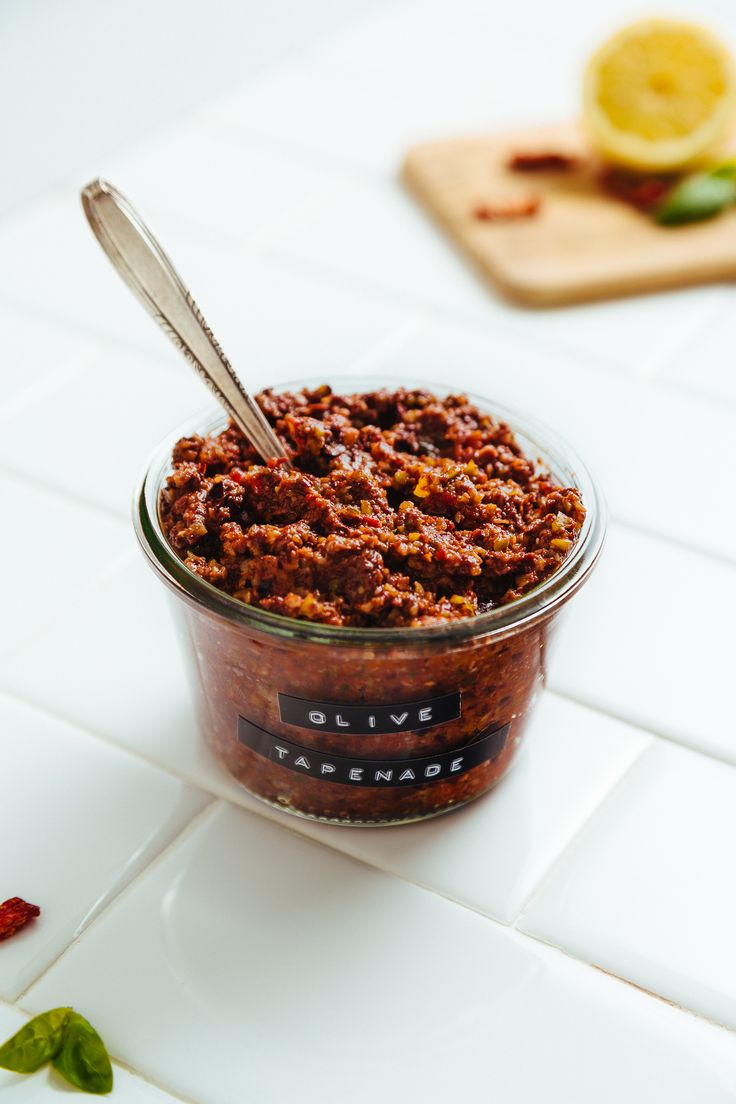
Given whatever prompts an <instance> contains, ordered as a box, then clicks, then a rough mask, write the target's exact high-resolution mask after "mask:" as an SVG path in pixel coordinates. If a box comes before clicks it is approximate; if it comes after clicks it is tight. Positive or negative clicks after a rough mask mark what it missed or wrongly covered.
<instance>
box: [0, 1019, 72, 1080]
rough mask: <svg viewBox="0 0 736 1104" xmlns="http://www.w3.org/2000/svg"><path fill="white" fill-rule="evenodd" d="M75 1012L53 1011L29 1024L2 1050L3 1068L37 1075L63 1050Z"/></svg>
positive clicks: (1, 1066)
mask: <svg viewBox="0 0 736 1104" xmlns="http://www.w3.org/2000/svg"><path fill="white" fill-rule="evenodd" d="M71 1011H72V1010H71V1008H52V1009H51V1011H50V1012H42V1013H41V1015H40V1016H36V1017H35V1018H34V1019H32V1020H29V1021H28V1023H27V1024H25V1025H24V1026H23V1027H22V1028H21V1029H20V1031H17V1032H16V1033H15V1035H13V1036H12V1038H10V1039H8V1041H7V1042H6V1043H3V1045H2V1046H0V1068H2V1069H6V1070H12V1071H13V1072H14V1073H35V1072H36V1070H37V1069H40V1068H41V1066H43V1065H45V1064H46V1062H49V1061H51V1059H52V1058H55V1057H56V1055H57V1054H58V1053H59V1050H60V1049H61V1045H62V1042H63V1039H64V1029H65V1027H66V1025H67V1021H68V1019H69V1017H70V1015H71Z"/></svg>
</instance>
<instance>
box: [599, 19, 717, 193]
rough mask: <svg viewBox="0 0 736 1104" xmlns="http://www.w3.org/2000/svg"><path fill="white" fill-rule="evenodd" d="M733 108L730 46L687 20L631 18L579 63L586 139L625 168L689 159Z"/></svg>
mask: <svg viewBox="0 0 736 1104" xmlns="http://www.w3.org/2000/svg"><path fill="white" fill-rule="evenodd" d="M735 111H736V73H735V71H734V64H733V59H732V57H731V54H730V52H729V50H728V49H727V48H726V46H724V45H723V43H722V42H720V41H719V40H718V39H717V38H716V37H715V35H713V34H711V33H710V31H707V30H705V29H704V28H703V27H699V26H697V25H695V24H691V23H682V22H679V21H676V20H669V19H647V20H643V21H642V22H638V23H632V24H631V25H630V26H628V27H624V29H623V30H621V31H619V32H618V34H616V35H614V36H613V38H610V39H609V40H608V41H607V42H606V43H605V44H604V45H603V46H601V48H600V49H599V50H598V51H597V52H596V53H595V54H594V55H593V57H592V58H591V60H590V61H589V63H588V66H587V68H586V71H585V77H584V80H583V119H584V122H585V125H586V127H587V130H588V133H589V136H590V139H591V141H592V142H593V143H594V145H595V146H596V147H597V148H598V149H599V150H600V152H601V153H602V154H603V155H604V156H605V157H606V158H608V160H610V161H614V162H616V163H618V164H622V165H629V166H631V167H632V168H636V169H642V170H655V171H656V170H659V171H667V170H670V169H680V168H684V167H686V166H688V165H692V164H696V163H697V162H698V161H700V160H702V159H703V158H704V157H705V156H706V155H707V154H708V153H710V152H711V151H712V150H714V149H715V147H716V146H718V144H719V143H720V142H722V141H723V139H724V138H725V137H726V135H727V134H728V132H729V131H730V129H731V127H732V126H733V122H734V113H735Z"/></svg>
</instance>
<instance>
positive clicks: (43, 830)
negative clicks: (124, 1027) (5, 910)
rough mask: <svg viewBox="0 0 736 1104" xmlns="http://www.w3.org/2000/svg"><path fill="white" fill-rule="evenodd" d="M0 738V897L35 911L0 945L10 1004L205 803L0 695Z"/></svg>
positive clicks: (1, 975)
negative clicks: (36, 915) (36, 910)
mask: <svg viewBox="0 0 736 1104" xmlns="http://www.w3.org/2000/svg"><path fill="white" fill-rule="evenodd" d="M81 670H82V671H83V669H81ZM38 677H39V679H42V677H43V676H42V675H41V674H39V676H38ZM84 677H86V676H85V675H84V674H83V675H82V685H80V679H79V678H78V679H77V682H76V686H77V693H79V694H83V693H84V692H85V687H84V685H83V679H84ZM0 732H1V733H2V735H0V756H1V758H2V763H3V769H2V772H0V834H2V838H3V839H4V840H5V841H6V845H5V847H4V848H3V860H2V894H1V895H0V899H2V900H4V899H5V898H7V897H23V898H24V899H25V900H27V901H30V902H32V903H33V904H36V905H38V906H39V907H40V908H41V916H40V917H39V918H38V919H37V920H34V921H31V922H30V923H29V924H27V925H26V927H25V928H24V929H22V930H21V931H20V932H18V934H16V935H15V936H13V938H12V939H10V940H8V942H7V943H3V944H2V954H0V995H2V996H3V997H4V998H6V999H8V998H10V999H15V998H16V997H18V995H19V994H20V993H21V992H22V991H23V990H24V989H26V988H27V987H28V986H29V985H30V984H31V982H33V981H34V980H35V978H37V977H38V976H39V974H41V973H42V972H43V971H44V970H45V969H46V968H47V967H48V966H50V965H51V963H52V962H53V961H54V959H55V958H57V957H58V955H60V954H61V953H62V952H63V951H64V950H65V949H66V948H67V947H68V946H69V944H70V943H72V942H73V940H74V939H76V938H77V937H78V936H79V934H80V933H81V932H82V931H83V930H84V929H85V927H86V926H87V924H89V923H90V921H91V920H93V919H94V917H95V916H96V915H97V914H98V913H99V912H100V911H101V910H102V909H103V908H104V907H105V906H106V905H108V904H109V903H110V901H111V900H112V899H113V898H114V897H115V896H116V895H117V894H118V893H119V892H120V890H121V889H123V888H124V887H125V886H126V885H127V884H128V883H129V882H130V881H131V879H132V878H134V877H135V876H136V875H137V874H139V873H140V872H141V870H143V869H144V868H145V866H146V865H147V864H148V863H149V862H151V860H152V859H154V858H155V857H156V855H158V853H159V852H160V851H161V850H162V849H163V848H164V847H166V846H167V845H168V844H169V843H171V841H172V840H173V839H174V838H175V837H176V836H177V835H178V834H179V832H181V830H182V829H183V828H184V827H185V825H186V824H188V823H189V821H190V820H191V819H192V817H194V816H195V815H196V814H197V813H198V812H199V811H200V810H202V809H203V808H204V807H205V805H206V803H207V801H208V800H209V796H208V795H206V794H204V793H202V792H201V791H199V790H196V789H194V788H193V787H191V786H188V785H186V784H184V783H182V782H180V781H179V780H178V779H176V778H172V777H171V776H169V775H167V774H164V773H163V772H162V771H158V770H156V769H155V768H153V767H150V766H148V765H147V764H145V763H142V762H140V760H137V759H135V758H133V757H132V756H130V755H127V754H125V753H124V752H121V751H118V749H117V748H113V747H109V746H106V745H105V744H103V743H102V742H100V741H99V740H96V739H95V738H94V737H92V736H88V735H86V734H85V733H83V732H80V731H79V730H78V729H75V728H72V727H71V726H69V725H67V724H65V723H64V722H63V721H60V720H57V719H55V718H52V717H50V716H48V715H47V714H44V713H41V712H39V711H38V710H37V709H33V708H31V707H29V706H26V705H23V704H21V703H19V702H15V701H12V700H11V699H10V698H6V697H5V696H0Z"/></svg>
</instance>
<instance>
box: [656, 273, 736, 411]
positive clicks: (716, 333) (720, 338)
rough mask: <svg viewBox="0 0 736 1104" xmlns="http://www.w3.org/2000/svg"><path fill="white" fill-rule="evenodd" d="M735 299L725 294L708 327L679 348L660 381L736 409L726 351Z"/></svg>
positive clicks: (735, 377)
mask: <svg viewBox="0 0 736 1104" xmlns="http://www.w3.org/2000/svg"><path fill="white" fill-rule="evenodd" d="M733 317H734V296H733V292H732V291H727V292H724V294H723V295H722V296H720V297H719V299H718V311H717V314H716V316H715V317H713V318H711V319H710V320H709V321H710V324H709V325H708V326H705V327H701V328H700V329H698V331H697V332H696V333H695V334H693V335H692V337H691V339H690V340H689V341H687V342H685V343H683V344H682V345H680V346H678V347H677V349H676V351H675V352H674V353H673V355H672V357H671V359H670V360H669V362H668V363H667V364H666V365H665V366H664V368H663V371H662V378H663V379H666V380H671V381H672V382H673V383H676V384H679V385H680V386H683V387H685V388H687V389H688V390H693V391H695V392H702V393H703V394H705V395H710V396H711V397H712V398H713V399H715V400H716V401H717V402H720V401H723V400H725V401H726V402H728V403H731V404H734V405H736V372H735V371H734V367H733V364H732V362H731V358H730V356H729V349H730V347H731V345H732V343H733Z"/></svg>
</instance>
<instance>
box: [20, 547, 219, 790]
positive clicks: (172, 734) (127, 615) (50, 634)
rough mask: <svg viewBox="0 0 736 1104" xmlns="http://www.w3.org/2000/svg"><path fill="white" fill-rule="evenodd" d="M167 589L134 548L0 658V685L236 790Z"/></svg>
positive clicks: (210, 784)
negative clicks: (205, 718)
mask: <svg viewBox="0 0 736 1104" xmlns="http://www.w3.org/2000/svg"><path fill="white" fill-rule="evenodd" d="M167 599H168V596H167V592H166V589H165V587H164V586H163V585H162V584H161V583H160V582H159V580H158V579H157V578H156V577H155V576H154V574H153V572H152V571H151V569H150V568H149V566H148V564H147V563H146V562H145V560H144V557H143V555H142V553H140V552H139V551H138V550H137V549H136V550H135V551H134V552H132V553H131V554H130V555H129V556H128V558H127V559H126V562H125V563H124V564H122V565H121V566H120V567H119V568H118V569H117V570H116V571H114V572H111V573H110V575H109V576H108V577H107V578H106V579H104V580H103V581H102V582H101V583H100V584H99V585H98V586H96V587H94V588H93V589H91V590H90V592H89V593H88V594H87V596H86V598H85V599H84V600H83V601H81V602H80V603H79V604H78V606H77V607H76V608H75V609H74V610H73V611H72V612H71V613H70V614H69V615H68V616H66V617H64V618H63V619H61V620H59V621H58V622H57V623H56V624H55V625H54V626H53V628H51V629H49V630H47V631H46V632H45V633H44V634H43V635H41V636H40V637H39V638H38V639H37V640H36V641H34V642H33V644H32V645H30V646H29V647H27V648H25V649H19V650H18V653H17V655H16V656H15V657H14V659H13V660H12V661H11V662H8V663H6V664H4V665H3V666H2V667H0V686H3V687H4V688H6V689H8V690H9V691H10V692H12V693H16V694H19V695H20V696H21V697H23V698H24V699H25V700H27V701H31V702H34V703H36V704H38V705H39V706H41V707H42V708H44V709H47V710H49V711H50V712H53V713H56V714H58V715H60V716H62V717H64V718H65V719H66V720H68V721H70V722H72V723H74V724H77V725H80V726H82V727H83V728H85V729H89V730H90V731H93V732H96V733H99V734H100V735H102V736H104V737H105V738H106V739H108V740H111V741H113V742H114V743H116V744H119V745H121V746H123V747H125V748H127V749H128V750H130V751H132V752H134V753H135V754H136V755H139V756H141V757H143V758H144V759H147V760H149V761H150V762H153V763H157V764H160V765H163V766H164V767H167V768H168V769H170V770H171V771H173V772H174V773H175V774H178V775H180V776H183V777H185V778H188V779H189V780H192V781H195V782H197V783H201V784H202V785H203V786H205V787H206V788H208V789H212V790H214V791H215V792H218V793H226V794H233V793H235V794H237V793H238V792H239V787H238V786H237V785H236V784H235V783H234V782H231V780H230V776H229V775H228V774H227V772H226V771H225V770H224V769H223V768H221V767H220V766H219V765H218V763H217V762H216V761H215V759H214V757H213V756H211V755H210V754H209V752H208V751H207V749H206V748H205V746H204V742H203V741H202V740H201V738H200V736H199V732H198V729H197V724H196V719H195V716H194V708H193V704H192V700H191V695H190V689H189V685H188V681H187V678H188V676H187V674H186V671H185V667H184V657H183V655H182V652H181V649H180V641H179V638H178V636H177V631H176V628H175V625H174V621H173V618H172V616H171V609H170V608H169V603H168V600H167ZM80 671H83V672H84V683H83V689H81V690H80V679H79V672H80ZM39 672H43V677H39Z"/></svg>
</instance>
